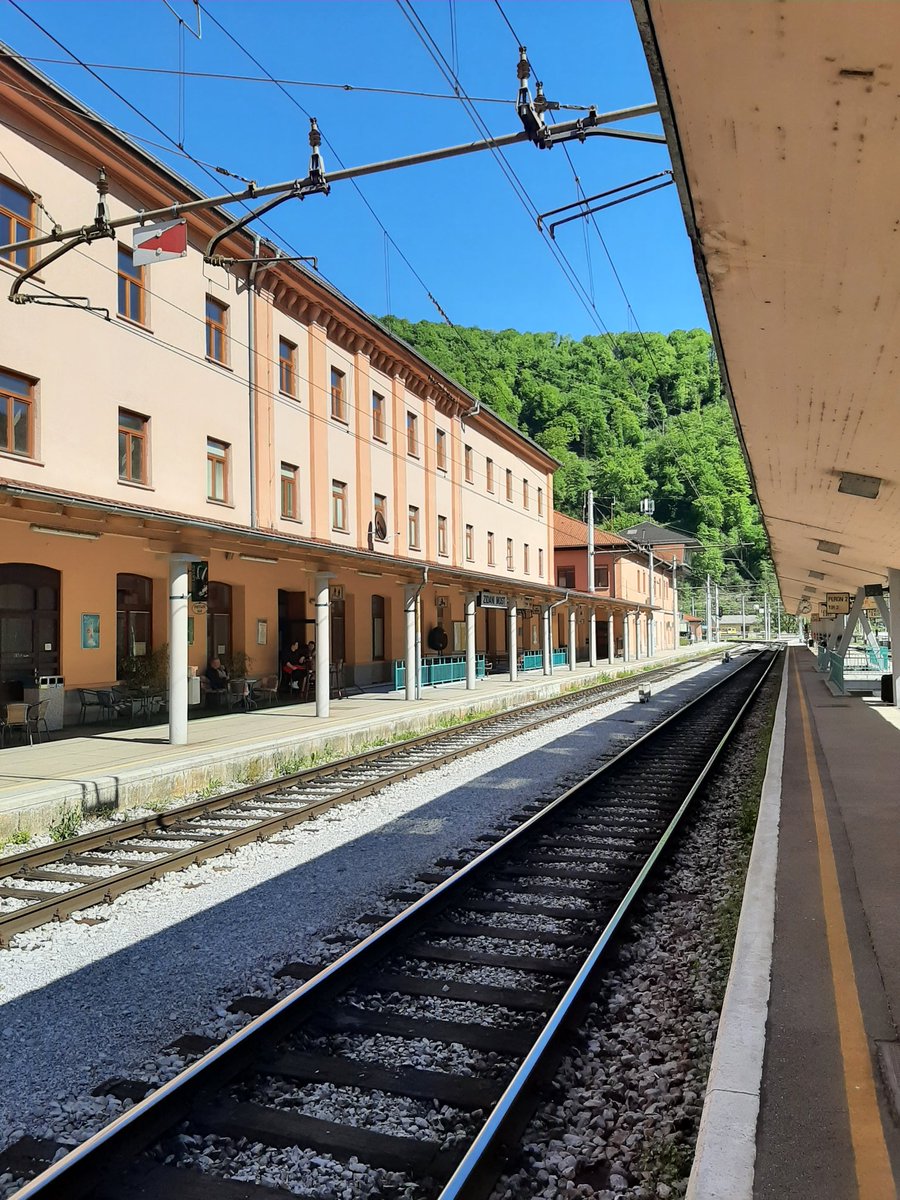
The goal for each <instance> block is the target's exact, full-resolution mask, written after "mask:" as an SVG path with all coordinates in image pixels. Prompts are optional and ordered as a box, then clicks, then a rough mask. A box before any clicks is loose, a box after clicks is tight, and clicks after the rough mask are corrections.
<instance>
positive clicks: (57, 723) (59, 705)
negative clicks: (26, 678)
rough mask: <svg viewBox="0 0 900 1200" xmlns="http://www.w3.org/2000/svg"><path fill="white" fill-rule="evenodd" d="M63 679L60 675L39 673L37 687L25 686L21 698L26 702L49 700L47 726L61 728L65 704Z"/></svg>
mask: <svg viewBox="0 0 900 1200" xmlns="http://www.w3.org/2000/svg"><path fill="white" fill-rule="evenodd" d="M65 683H66V681H65V679H64V678H63V677H62V675H41V676H40V677H39V678H38V685H37V687H26V688H25V689H24V694H23V696H22V699H23V700H24V701H25V703H26V704H37V703H38V702H39V701H41V700H49V701H50V703H49V704H48V705H47V728H48V729H53V730H56V729H62V727H63V711H64V709H65V705H66V687H65Z"/></svg>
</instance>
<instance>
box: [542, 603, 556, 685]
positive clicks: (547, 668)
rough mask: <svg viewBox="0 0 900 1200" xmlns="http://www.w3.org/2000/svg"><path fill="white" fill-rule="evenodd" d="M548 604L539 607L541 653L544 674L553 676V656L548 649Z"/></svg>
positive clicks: (549, 610)
mask: <svg viewBox="0 0 900 1200" xmlns="http://www.w3.org/2000/svg"><path fill="white" fill-rule="evenodd" d="M551 611H552V610H551V608H550V605H549V604H544V605H542V606H541V649H542V651H543V665H544V674H545V675H552V674H553V656H552V651H551V648H550V614H551Z"/></svg>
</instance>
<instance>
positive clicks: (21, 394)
mask: <svg viewBox="0 0 900 1200" xmlns="http://www.w3.org/2000/svg"><path fill="white" fill-rule="evenodd" d="M33 444H34V384H33V383H32V382H31V381H30V380H28V379H25V378H23V376H21V375H13V373H12V372H11V371H2V370H0V450H5V451H6V452H7V454H21V455H24V457H26V458H30V457H31V456H32V454H33V451H32V446H33Z"/></svg>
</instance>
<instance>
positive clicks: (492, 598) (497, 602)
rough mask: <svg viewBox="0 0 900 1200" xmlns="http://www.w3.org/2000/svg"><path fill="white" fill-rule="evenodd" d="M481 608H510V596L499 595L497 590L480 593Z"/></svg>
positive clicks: (479, 603)
mask: <svg viewBox="0 0 900 1200" xmlns="http://www.w3.org/2000/svg"><path fill="white" fill-rule="evenodd" d="M478 607H479V608H509V597H508V596H498V595H497V594H496V593H495V592H479V593H478Z"/></svg>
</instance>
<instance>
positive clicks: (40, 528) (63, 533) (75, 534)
mask: <svg viewBox="0 0 900 1200" xmlns="http://www.w3.org/2000/svg"><path fill="white" fill-rule="evenodd" d="M31 532H32V533H50V534H52V535H53V536H54V537H72V538H82V539H83V540H84V541H86V542H96V541H97V539H98V538H99V537H100V536H101V535H100V534H99V533H82V532H81V530H80V529H55V528H54V527H53V526H52V525H32V526H31Z"/></svg>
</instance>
